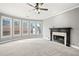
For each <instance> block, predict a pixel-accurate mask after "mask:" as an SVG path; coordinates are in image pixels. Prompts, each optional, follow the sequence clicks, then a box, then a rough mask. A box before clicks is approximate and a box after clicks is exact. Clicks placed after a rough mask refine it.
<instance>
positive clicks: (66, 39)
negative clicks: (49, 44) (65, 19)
mask: <svg viewBox="0 0 79 59" xmlns="http://www.w3.org/2000/svg"><path fill="white" fill-rule="evenodd" d="M70 32H71V27H68V28H50V41H55V42H59V43H62V44H64V45H66V46H70V36H71V35H70Z"/></svg>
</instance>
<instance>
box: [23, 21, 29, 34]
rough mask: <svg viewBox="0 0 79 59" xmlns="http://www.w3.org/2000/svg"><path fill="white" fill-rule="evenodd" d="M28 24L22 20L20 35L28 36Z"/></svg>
mask: <svg viewBox="0 0 79 59" xmlns="http://www.w3.org/2000/svg"><path fill="white" fill-rule="evenodd" d="M28 24H29V22H28V21H26V20H22V35H27V34H28V27H29V25H28Z"/></svg>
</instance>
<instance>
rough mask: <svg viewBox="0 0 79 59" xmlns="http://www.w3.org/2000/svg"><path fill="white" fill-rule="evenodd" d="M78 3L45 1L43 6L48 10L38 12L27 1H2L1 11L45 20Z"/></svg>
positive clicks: (0, 4)
mask: <svg viewBox="0 0 79 59" xmlns="http://www.w3.org/2000/svg"><path fill="white" fill-rule="evenodd" d="M32 4H34V3H32ZM78 5H79V4H78V3H45V4H43V6H42V7H45V8H48V11H40V12H41V13H40V14H37V13H36V12H35V11H34V8H32V7H30V6H29V5H27V3H0V12H1V13H5V14H8V15H12V16H17V17H21V18H26V19H33V20H43V19H46V18H48V17H51V16H55V15H57V14H59V13H60V12H62V11H64V10H67V9H70V8H73V7H76V6H78Z"/></svg>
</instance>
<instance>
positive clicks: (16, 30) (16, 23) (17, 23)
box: [14, 20, 20, 34]
mask: <svg viewBox="0 0 79 59" xmlns="http://www.w3.org/2000/svg"><path fill="white" fill-rule="evenodd" d="M14 34H20V21H17V20H14Z"/></svg>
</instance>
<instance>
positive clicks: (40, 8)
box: [39, 8, 48, 11]
mask: <svg viewBox="0 0 79 59" xmlns="http://www.w3.org/2000/svg"><path fill="white" fill-rule="evenodd" d="M39 9H40V10H45V11H48V9H46V8H39Z"/></svg>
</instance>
